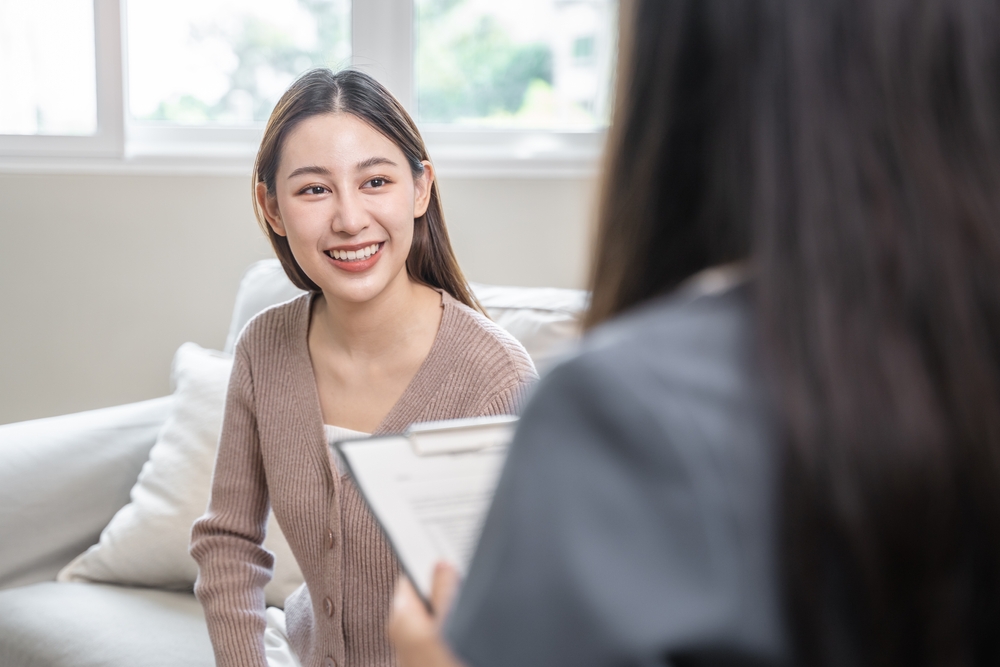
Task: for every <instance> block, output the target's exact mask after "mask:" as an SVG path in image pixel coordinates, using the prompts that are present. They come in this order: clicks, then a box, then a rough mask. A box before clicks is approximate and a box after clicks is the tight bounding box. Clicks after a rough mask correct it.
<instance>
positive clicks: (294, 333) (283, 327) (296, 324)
mask: <svg viewBox="0 0 1000 667" xmlns="http://www.w3.org/2000/svg"><path fill="white" fill-rule="evenodd" d="M311 303H312V294H311V293H309V292H307V293H305V294H300V295H299V296H297V297H295V298H294V299H290V300H289V301H285V302H283V303H279V304H275V305H273V306H269V307H268V308H265V309H264V310H262V311H260V312H259V313H257V314H256V315H254V316H253V317H252V318H250V321H248V322H247V323H246V326H244V327H243V330H242V331H241V332H240V335H239V337H238V338H237V340H236V352H237V354H246V355H249V356H250V357H256V356H259V355H261V354H266V353H268V352H269V351H272V350H274V349H275V348H276V347H277V346H280V345H284V344H286V343H287V342H288V341H293V340H298V339H300V338H301V339H302V340H305V333H306V332H307V331H308V327H309V308H310V304H311Z"/></svg>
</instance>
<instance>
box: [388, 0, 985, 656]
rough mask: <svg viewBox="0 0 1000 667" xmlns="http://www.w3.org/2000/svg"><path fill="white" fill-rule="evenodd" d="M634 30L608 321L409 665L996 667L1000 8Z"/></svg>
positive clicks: (651, 19)
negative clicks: (439, 625) (441, 636)
mask: <svg viewBox="0 0 1000 667" xmlns="http://www.w3.org/2000/svg"><path fill="white" fill-rule="evenodd" d="M622 26H623V39H622V55H621V64H620V67H619V81H618V86H619V87H618V93H617V107H616V110H615V116H614V121H613V123H612V128H611V133H610V137H609V145H608V154H609V155H608V163H607V165H606V170H605V181H604V197H603V204H602V207H601V210H600V230H599V234H598V242H597V255H596V262H595V266H594V271H593V278H592V288H593V293H594V295H593V303H592V308H591V311H590V315H589V324H590V326H591V327H592V330H591V332H590V335H589V336H588V338H587V340H586V341H585V343H584V345H583V348H582V351H581V352H580V354H579V356H577V357H575V358H574V359H572V360H570V361H568V362H566V363H565V364H563V365H562V366H560V367H558V368H557V369H555V370H554V371H552V372H551V373H550V374H549V375H548V376H547V377H546V378H545V379H544V380H543V381H542V383H541V385H540V387H539V388H538V390H537V393H536V394H535V396H534V398H533V400H532V401H531V402H530V403H529V405H528V407H527V408H526V409H525V412H524V415H523V418H522V422H521V425H520V427H519V430H518V434H517V437H516V439H515V442H514V444H513V447H512V450H511V454H510V459H509V462H508V465H507V468H506V469H505V472H504V475H503V477H502V479H501V482H500V486H499V489H498V492H497V496H496V499H495V504H494V506H493V508H492V509H491V512H490V515H489V518H488V520H487V524H486V527H485V529H484V532H483V536H482V541H481V544H480V547H479V550H478V552H477V554H476V557H475V560H474V562H473V564H472V567H471V570H470V572H469V575H468V578H467V580H466V581H465V582H464V583H463V585H462V590H461V593H460V596H459V599H458V601H457V604H456V606H455V608H454V609H453V610H452V612H451V615H450V618H449V622H448V626H447V629H446V632H445V635H446V637H447V640H448V644H449V645H450V647H451V650H449V649H446V648H445V646H444V645H443V644H442V643H440V642H439V641H438V640H437V638H436V635H435V630H434V628H435V625H434V624H435V623H436V622H437V619H436V618H434V617H431V616H428V615H427V614H426V613H425V612H424V611H423V609H422V608H421V607H420V606H419V604H418V603H417V602H416V600H415V598H414V597H413V594H412V589H410V588H409V587H408V586H406V585H405V583H404V585H402V586H400V588H399V591H398V593H397V599H396V603H395V610H394V614H395V615H394V619H393V621H392V623H391V624H390V632H391V634H392V636H393V637H394V639H395V641H396V644H397V647H398V650H399V656H400V660H401V662H402V663H403V664H404V665H417V664H432V663H437V664H447V663H448V662H449V661H452V660H454V659H455V658H454V657H453V655H454V656H458V658H460V659H461V660H463V661H465V662H467V663H469V664H471V665H474V666H475V667H494V666H497V667H499V666H500V665H509V666H515V665H516V666H518V667H526V666H530V665H574V666H576V667H581V666H584V665H611V664H621V665H640V664H642V665H645V664H678V665H680V664H723V663H725V664H789V663H795V664H825V665H907V666H909V667H912V666H916V665H986V664H997V663H998V662H1000V545H998V541H1000V3H997V2H995V1H993V0H879V1H878V2H872V1H871V0H770V1H768V0H754V1H751V0H747V1H745V2H732V1H731V0H645V1H642V0H640V1H638V2H636V3H635V5H634V6H633V5H631V3H623V15H622ZM439 574H447V572H439ZM438 584H439V587H440V590H441V591H442V594H441V595H440V596H439V599H438V601H437V602H438V607H439V614H440V611H441V610H440V607H442V606H445V605H446V603H447V597H448V595H447V590H448V588H449V579H448V577H446V576H442V577H439V580H438ZM451 651H453V652H454V653H453V654H452V653H451Z"/></svg>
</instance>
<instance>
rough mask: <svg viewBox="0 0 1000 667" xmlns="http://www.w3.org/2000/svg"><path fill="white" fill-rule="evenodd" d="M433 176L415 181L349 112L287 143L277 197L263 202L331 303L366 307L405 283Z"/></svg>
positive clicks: (390, 148) (318, 122)
mask: <svg viewBox="0 0 1000 667" xmlns="http://www.w3.org/2000/svg"><path fill="white" fill-rule="evenodd" d="M433 177H434V176H433V170H432V168H431V166H430V163H429V162H424V173H423V174H422V175H421V176H419V177H417V178H416V179H415V178H414V177H413V174H412V172H411V171H410V166H409V164H408V163H407V161H406V157H405V156H404V155H403V152H402V151H401V150H400V149H399V147H397V146H396V144H394V143H393V142H392V141H391V140H389V139H388V138H386V137H385V136H384V135H382V134H381V133H379V132H377V131H376V130H374V129H372V127H371V126H369V125H368V124H367V123H365V122H364V121H362V120H360V119H358V118H357V117H356V116H353V115H351V114H347V113H338V114H323V115H320V116H312V117H310V118H307V119H306V120H304V121H302V122H301V123H299V124H298V125H297V126H296V127H295V128H294V129H293V130H292V131H291V133H289V135H288V136H287V137H286V138H285V144H284V147H283V149H282V153H281V159H280V162H279V163H278V170H277V174H276V177H275V194H274V196H273V197H269V196H268V195H267V191H266V188H265V187H264V184H262V183H261V184H258V186H257V199H258V202H259V203H260V204H261V208H262V209H263V210H264V212H265V214H266V216H265V217H266V218H267V221H268V223H269V224H270V225H271V228H272V229H273V230H274V231H275V233H277V234H280V235H281V236H286V237H287V238H288V245H289V247H290V248H291V250H292V255H294V256H295V260H296V261H297V262H298V263H299V266H300V267H302V270H303V271H304V272H305V274H306V275H307V276H309V278H311V279H312V281H313V282H314V283H316V284H317V285H319V287H320V288H321V289H322V290H323V293H324V294H325V295H326V296H327V297H328V298H331V299H336V300H343V301H347V302H352V303H363V302H366V301H369V300H371V299H374V298H375V297H377V296H378V295H380V294H382V293H383V292H384V291H385V290H386V288H388V287H390V286H398V285H401V284H405V283H406V281H407V280H408V277H407V274H406V258H407V256H408V255H409V252H410V244H411V242H412V240H413V220H414V218H417V217H419V216H421V215H423V214H424V212H425V211H426V210H427V205H428V203H429V201H430V192H431V183H432V180H433Z"/></svg>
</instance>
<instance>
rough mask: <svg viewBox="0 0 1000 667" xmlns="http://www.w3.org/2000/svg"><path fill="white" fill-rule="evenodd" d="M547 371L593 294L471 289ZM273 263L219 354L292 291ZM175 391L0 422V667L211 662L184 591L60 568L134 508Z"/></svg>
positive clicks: (250, 290)
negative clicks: (102, 579) (65, 573)
mask: <svg viewBox="0 0 1000 667" xmlns="http://www.w3.org/2000/svg"><path fill="white" fill-rule="evenodd" d="M473 289H474V291H475V293H476V295H477V297H478V298H479V299H480V301H481V302H482V304H483V305H484V307H485V308H486V309H487V311H488V312H489V314H490V316H491V317H492V318H493V319H494V320H495V321H496V322H497V323H498V324H500V325H501V326H503V327H504V328H506V329H507V330H508V331H510V332H511V333H512V334H513V335H514V336H515V337H516V338H518V339H519V340H520V341H521V342H522V344H524V345H525V347H526V349H528V352H529V354H531V355H532V357H533V359H534V360H535V363H536V366H538V367H539V369H540V370H544V368H545V367H546V366H548V365H549V364H551V363H552V361H553V359H555V358H556V357H557V356H559V355H560V354H561V353H563V352H564V351H565V350H566V348H567V347H569V346H570V345H571V344H572V341H573V340H574V339H575V338H576V336H577V335H578V332H579V315H580V313H581V312H582V311H583V309H584V308H585V305H586V294H585V293H584V292H582V291H578V290H565V289H555V288H512V287H496V286H488V285H473ZM297 293H298V290H296V289H295V288H294V287H293V286H292V285H291V283H289V282H288V280H287V278H285V276H284V274H283V272H282V271H281V268H280V266H279V265H278V263H277V261H276V260H265V261H263V262H258V263H257V264H255V265H253V266H252V267H250V269H249V270H248V271H247V272H246V274H245V275H244V278H243V280H242V282H241V283H240V287H239V290H238V293H237V299H236V304H235V308H234V312H233V318H232V322H231V325H230V329H229V335H228V338H227V341H226V346H225V350H223V352H224V353H227V354H231V352H232V350H233V346H234V345H235V342H236V339H237V338H238V335H239V332H240V331H241V329H242V327H243V325H244V324H245V323H246V322H247V321H248V320H249V319H250V318H251V317H252V316H253V315H254V314H256V313H257V312H259V311H260V310H262V309H264V308H266V307H268V306H270V305H272V304H275V303H280V302H282V301H285V300H287V299H289V298H292V297H294V296H296V294H297ZM174 406H175V398H174V396H167V397H163V398H157V399H153V400H148V401H142V402H139V403H132V404H129V405H121V406H117V407H111V408H105V409H100V410H92V411H88V412H82V413H78V414H72V415H64V416H60V417H53V418H48V419H39V420H34V421H27V422H21V423H16V424H8V425H5V426H0V666H2V667H63V666H69V665H73V666H74V667H97V666H98V665H100V666H121V667H126V666H128V667H154V666H155V667H159V666H164V667H166V666H172V667H173V666H177V665H187V666H191V667H196V666H201V665H205V666H206V667H208V666H209V665H212V664H213V662H214V660H213V654H212V648H211V644H210V642H209V638H208V632H207V629H206V626H205V620H204V616H203V614H202V610H201V607H200V605H199V604H198V601H197V600H196V599H195V597H194V595H193V594H192V593H191V590H190V586H185V587H183V588H182V589H180V590H177V589H173V590H164V589H158V588H151V587H136V586H124V585H116V584H108V583H99V582H94V581H76V582H63V581H56V575H57V573H59V572H60V570H64V568H66V567H67V564H68V563H70V562H71V561H73V560H74V558H76V557H77V556H78V555H79V554H81V553H82V552H84V551H85V550H87V549H88V547H91V545H94V544H96V543H97V542H98V539H99V537H100V536H101V535H102V530H104V529H105V526H107V525H108V524H109V521H111V520H112V518H113V517H115V516H116V514H117V513H119V510H121V509H122V508H123V507H125V506H126V505H127V504H128V503H130V493H131V492H133V485H136V483H137V482H136V480H137V476H138V475H139V473H140V470H141V469H142V468H143V465H144V464H145V463H146V462H147V459H148V458H149V456H150V450H151V448H153V446H154V443H155V442H156V441H157V438H158V435H159V434H160V433H161V430H162V429H164V428H165V426H164V424H165V423H166V422H167V421H168V419H169V418H170V416H171V414H172V410H173V409H174Z"/></svg>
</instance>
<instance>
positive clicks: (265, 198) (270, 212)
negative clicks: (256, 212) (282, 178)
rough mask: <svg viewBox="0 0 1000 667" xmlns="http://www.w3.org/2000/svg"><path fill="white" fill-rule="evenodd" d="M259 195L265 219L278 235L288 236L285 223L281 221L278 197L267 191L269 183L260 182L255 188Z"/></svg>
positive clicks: (258, 199) (258, 198)
mask: <svg viewBox="0 0 1000 667" xmlns="http://www.w3.org/2000/svg"><path fill="white" fill-rule="evenodd" d="M254 194H255V195H256V197H257V207H258V208H259V209H260V210H261V211H262V212H263V213H264V219H265V220H267V224H268V225H269V226H270V227H271V229H272V230H274V233H275V234H277V235H278V236H286V233H285V223H283V222H282V221H281V211H279V210H278V198H277V197H272V196H271V195H269V194H268V193H267V184H266V183H258V184H257V187H256V188H255V189H254Z"/></svg>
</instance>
